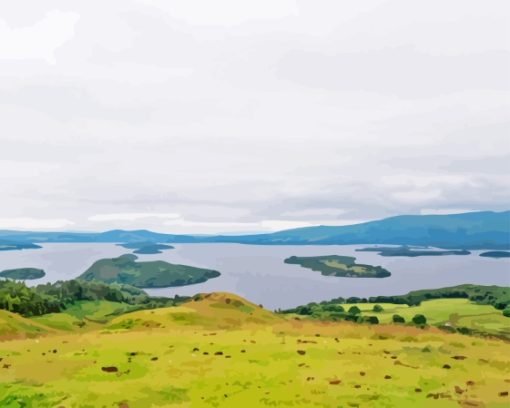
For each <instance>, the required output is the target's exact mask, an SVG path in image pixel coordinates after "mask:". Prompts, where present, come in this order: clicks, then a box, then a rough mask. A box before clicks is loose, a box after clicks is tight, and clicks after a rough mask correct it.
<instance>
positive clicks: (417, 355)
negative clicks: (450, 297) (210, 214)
mask: <svg viewBox="0 0 510 408" xmlns="http://www.w3.org/2000/svg"><path fill="white" fill-rule="evenodd" d="M98 308H100V309H98ZM106 309H107V308H106V305H103V304H97V305H96V306H94V307H92V308H90V310H89V311H90V312H91V313H92V314H93V315H94V314H97V313H98V312H99V310H101V311H102V312H101V313H103V312H104V311H106ZM83 310H85V308H84V305H82V304H80V306H79V310H78V309H77V310H72V311H69V313H71V314H72V315H73V316H75V315H77V314H80V313H81V311H83ZM4 315H5V316H7V317H5V319H8V320H12V319H13V318H14V319H17V320H19V321H17V323H16V328H15V330H16V331H17V334H18V335H17V336H14V337H24V336H22V335H21V334H20V332H21V331H22V330H23V328H24V327H25V328H26V330H27V332H29V333H30V334H29V336H27V337H31V336H33V334H32V331H33V330H34V329H33V327H36V324H35V323H32V320H30V319H25V318H21V317H20V316H16V317H13V318H10V317H9V315H11V314H9V313H3V314H1V315H0V322H1V321H2V320H5V319H4ZM53 316H55V315H47V319H46V322H45V323H46V324H48V325H49V322H50V320H51V319H52V317H53ZM41 323H42V322H40V323H37V327H41V328H42V327H45V326H42V324H41ZM39 325H40V326H39ZM52 326H53V327H57V326H58V325H57V324H54V325H52ZM72 327H73V325H70V326H69V327H68V328H67V329H68V331H59V330H56V329H55V330H51V329H46V330H41V331H40V332H39V333H38V337H37V338H36V339H33V338H25V339H23V338H20V339H17V340H10V341H0V359H1V365H0V406H5V407H31V406H34V407H35V406H37V407H55V406H63V407H68V408H72V407H95V406H108V407H119V408H121V407H122V408H136V407H146V406H152V407H166V406H176V407H189V406H192V407H211V406H212V407H239V406H247V407H248V406H257V407H259V406H292V407H310V406H316V407H332V406H345V407H358V406H363V407H380V406H388V407H390V406H391V407H409V406H417V407H426V406H441V407H459V406H460V407H486V406H495V407H496V406H501V407H503V406H507V405H508V402H509V395H508V393H509V381H510V372H509V370H508V367H509V365H510V359H509V357H508V355H507V353H506V352H505V350H507V348H508V347H507V346H508V343H505V342H503V341H501V340H496V339H485V338H476V337H471V336H463V335H459V334H449V333H445V332H442V331H439V330H438V329H435V328H427V329H418V328H415V327H409V326H402V325H400V326H397V325H375V326H374V325H366V324H353V323H349V322H324V321H317V320H310V319H296V318H291V317H290V316H283V315H277V314H274V313H272V312H270V311H267V310H264V309H262V308H261V307H259V306H256V305H254V304H252V303H250V302H248V301H246V300H244V299H242V298H240V297H237V296H235V295H232V294H228V293H213V294H204V295H200V296H196V297H195V298H194V299H192V300H190V301H189V302H187V303H184V304H182V305H180V306H177V307H170V308H161V309H154V310H143V311H136V312H132V313H127V314H123V315H121V316H118V317H111V318H109V319H108V320H107V321H105V322H104V324H101V325H99V326H97V327H96V326H94V327H89V329H88V330H85V331H84V330H83V329H82V328H78V327H77V328H76V329H74V330H73V328H72ZM34 367H37V369H34Z"/></svg>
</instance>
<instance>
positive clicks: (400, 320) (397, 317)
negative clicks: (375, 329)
mask: <svg viewBox="0 0 510 408" xmlns="http://www.w3.org/2000/svg"><path fill="white" fill-rule="evenodd" d="M405 322H406V319H404V318H403V317H402V316H400V315H398V314H394V315H393V323H405Z"/></svg>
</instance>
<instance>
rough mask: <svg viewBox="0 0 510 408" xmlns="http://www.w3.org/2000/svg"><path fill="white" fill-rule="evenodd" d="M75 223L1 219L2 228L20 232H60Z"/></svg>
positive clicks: (0, 225)
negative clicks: (59, 230)
mask: <svg viewBox="0 0 510 408" xmlns="http://www.w3.org/2000/svg"><path fill="white" fill-rule="evenodd" d="M71 225H74V222H72V221H70V220H67V219H65V218H29V217H19V218H0V228H2V229H19V230H58V229H65V228H69V227H70V226H71Z"/></svg>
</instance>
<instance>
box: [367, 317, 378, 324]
mask: <svg viewBox="0 0 510 408" xmlns="http://www.w3.org/2000/svg"><path fill="white" fill-rule="evenodd" d="M365 321H366V322H367V323H370V324H379V319H378V318H377V316H366V317H365Z"/></svg>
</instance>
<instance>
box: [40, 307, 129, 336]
mask: <svg viewBox="0 0 510 408" xmlns="http://www.w3.org/2000/svg"><path fill="white" fill-rule="evenodd" d="M134 308H136V306H132V305H129V304H127V303H120V302H110V301H107V300H95V301H78V302H75V303H74V304H73V305H70V306H68V307H67V308H66V309H65V310H64V311H63V312H61V313H50V314H45V315H42V316H35V317H32V318H30V320H32V321H34V322H38V323H41V324H44V325H46V326H48V327H51V328H54V329H59V330H66V331H73V330H76V329H77V328H80V329H83V330H85V329H95V328H98V327H100V326H101V325H102V324H104V323H107V322H108V321H109V320H111V319H112V318H114V317H115V316H117V315H119V314H122V313H126V312H129V311H131V310H133V309H134Z"/></svg>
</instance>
